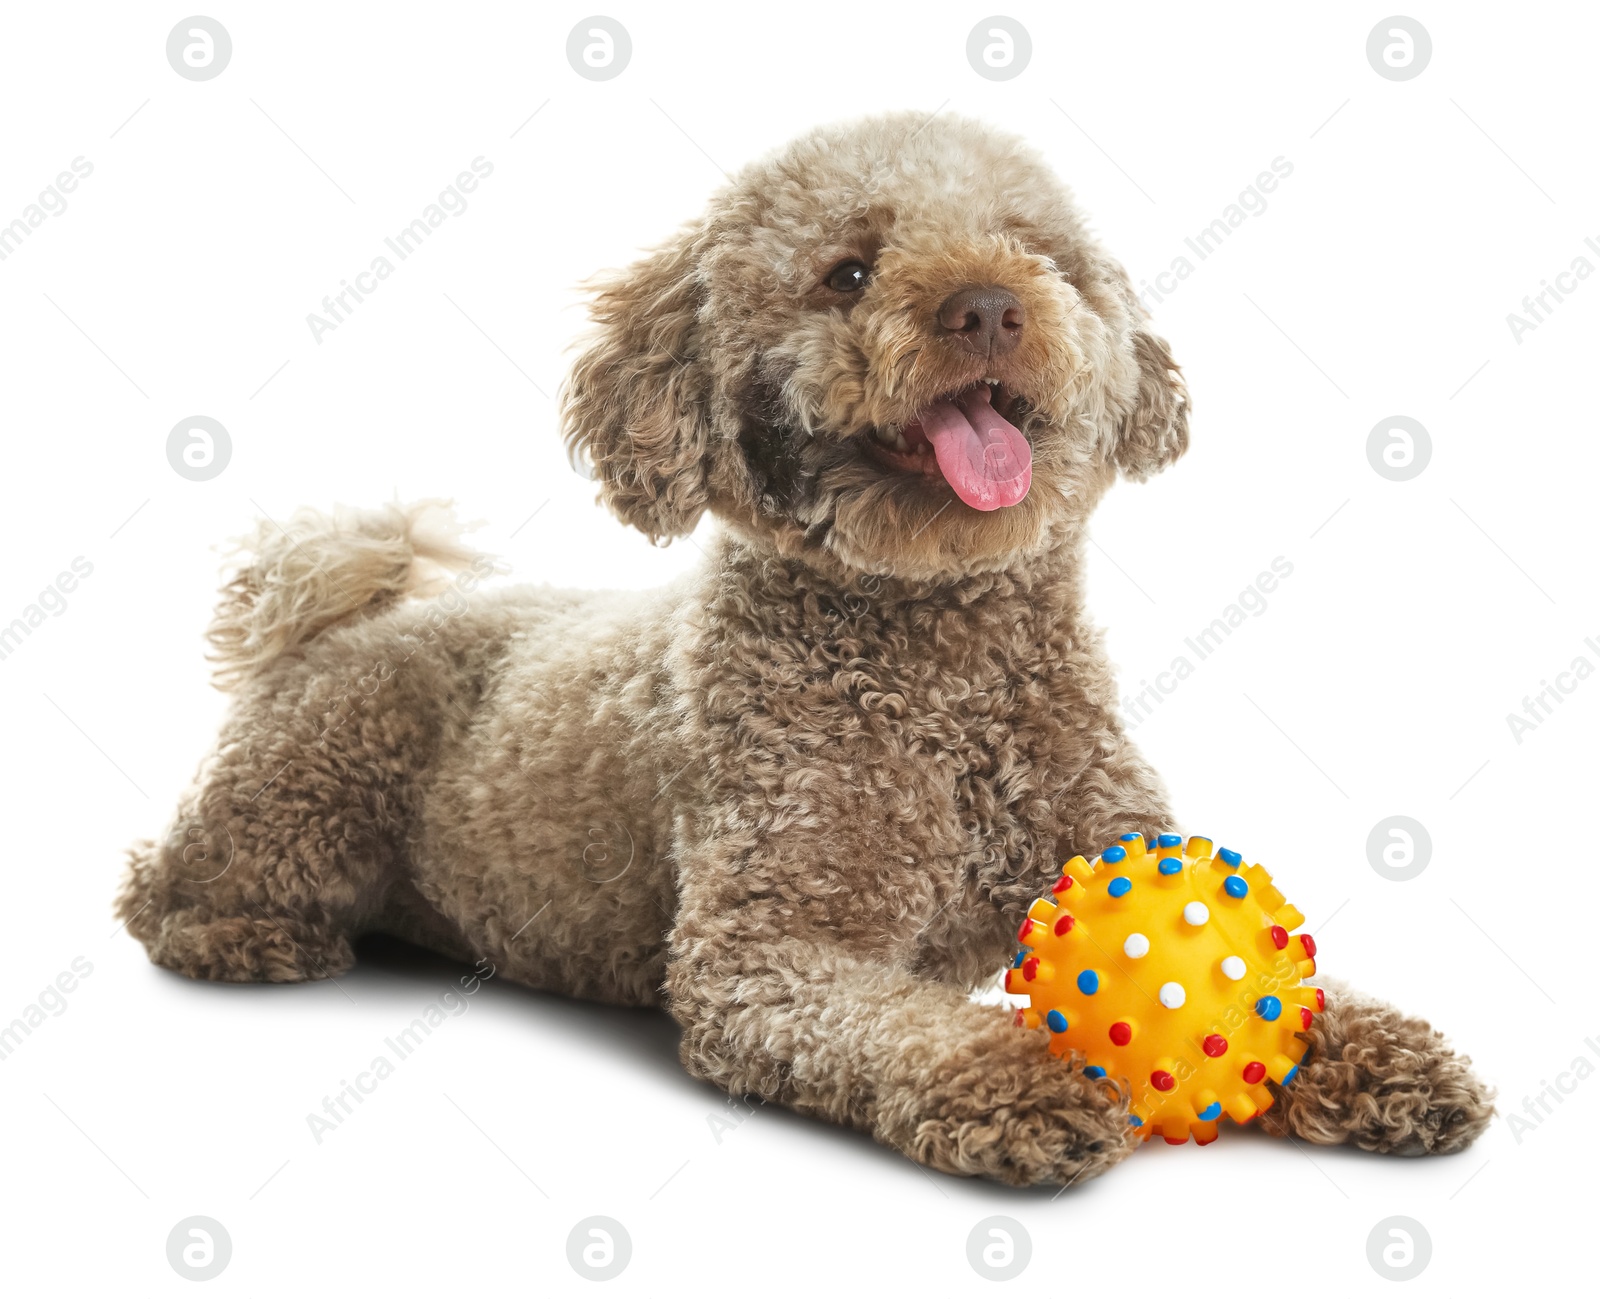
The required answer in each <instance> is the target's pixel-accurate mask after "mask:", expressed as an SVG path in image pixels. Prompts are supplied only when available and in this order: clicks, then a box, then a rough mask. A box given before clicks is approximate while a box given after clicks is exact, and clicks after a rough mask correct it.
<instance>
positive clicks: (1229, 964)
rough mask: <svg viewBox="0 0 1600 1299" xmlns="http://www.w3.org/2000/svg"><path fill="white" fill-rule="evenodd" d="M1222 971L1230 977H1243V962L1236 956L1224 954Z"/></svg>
mask: <svg viewBox="0 0 1600 1299" xmlns="http://www.w3.org/2000/svg"><path fill="white" fill-rule="evenodd" d="M1222 972H1223V973H1224V974H1226V975H1227V976H1228V977H1229V978H1230V979H1242V978H1244V962H1243V961H1242V960H1240V959H1239V958H1238V957H1237V956H1224V957H1223V958H1222Z"/></svg>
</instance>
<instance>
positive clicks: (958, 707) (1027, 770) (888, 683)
mask: <svg viewBox="0 0 1600 1299" xmlns="http://www.w3.org/2000/svg"><path fill="white" fill-rule="evenodd" d="M1012 630H1013V631H1015V630H1016V628H1015V627H1013V628H1012ZM871 631H872V634H870V635H862V636H859V637H854V636H851V635H849V634H843V635H836V636H830V637H817V638H815V639H813V640H811V641H809V643H807V644H806V645H805V647H804V653H803V655H797V656H796V658H795V660H794V661H791V662H788V663H783V662H781V661H780V662H779V663H777V664H773V665H771V667H770V669H769V670H772V671H774V672H775V673H776V676H777V678H778V679H777V681H775V682H774V683H773V684H775V685H777V687H778V698H775V699H774V700H773V701H772V706H773V707H775V709H776V710H777V712H778V713H779V714H780V716H781V717H782V720H783V721H784V722H785V723H786V724H787V725H788V726H789V727H790V728H791V730H792V733H793V734H794V735H795V736H796V737H797V738H798V739H799V740H800V741H801V747H807V742H809V741H810V740H813V739H819V738H821V737H827V740H828V741H829V742H828V743H826V745H825V750H826V751H827V753H828V756H829V758H830V759H832V760H839V759H842V760H844V761H845V762H846V763H847V764H848V765H849V766H850V767H851V768H853V769H856V770H858V771H859V773H860V778H861V779H863V780H865V781H871V782H874V783H878V784H887V785H890V786H892V787H893V789H894V791H895V792H896V793H897V794H898V795H899V799H898V801H899V802H900V803H901V804H902V805H906V804H910V805H912V806H914V807H915V808H916V809H917V815H916V818H915V820H914V821H913V822H911V823H909V824H904V825H902V827H901V829H900V831H899V833H900V835H901V836H903V837H904V839H905V840H906V841H907V842H906V847H907V848H908V849H910V850H911V851H912V852H913V853H914V854H915V855H916V856H918V857H920V858H923V859H924V860H943V861H946V862H951V861H960V862H964V863H966V864H969V865H984V864H987V865H990V866H993V867H996V868H998V869H999V870H1001V871H1002V872H1003V873H1005V874H1008V875H1013V876H1014V875H1016V874H1018V873H1021V872H1022V871H1024V870H1025V869H1026V868H1027V867H1028V866H1030V865H1032V864H1034V859H1035V857H1036V856H1038V855H1039V854H1040V853H1043V855H1044V856H1045V857H1049V856H1051V855H1052V854H1053V853H1054V851H1055V846H1056V841H1057V839H1058V837H1059V830H1058V827H1059V826H1060V824H1061V823H1062V820H1063V815H1062V813H1063V809H1062V806H1061V803H1062V800H1064V799H1065V798H1066V797H1068V794H1069V790H1070V786H1071V784H1072V782H1073V780H1074V778H1075V777H1076V776H1077V775H1078V774H1079V773H1080V772H1081V771H1082V769H1083V767H1084V766H1085V765H1086V763H1087V761H1088V759H1089V757H1090V756H1091V753H1092V745H1091V744H1090V743H1089V742H1087V741H1085V739H1084V738H1083V736H1084V733H1085V728H1084V726H1083V720H1084V714H1085V711H1086V710H1085V709H1084V708H1083V707H1082V704H1083V696H1082V692H1081V688H1080V686H1079V684H1078V683H1077V682H1075V681H1074V679H1073V678H1074V672H1075V670H1076V668H1077V667H1078V665H1076V664H1074V663H1073V662H1072V661H1071V659H1070V656H1065V655H1063V654H1062V653H1061V650H1060V648H1059V645H1058V644H1055V643H1052V642H1051V641H1049V639H1048V638H1039V639H1037V640H1033V639H1029V638H1028V637H1027V636H1026V635H1022V636H1012V637H1010V638H1008V639H1007V641H1006V645H1005V648H1004V649H1003V650H1002V649H1000V648H997V646H996V643H995V642H996V639H997V638H996V637H995V636H994V634H993V628H990V627H985V626H983V625H981V624H980V625H977V626H974V625H973V623H972V621H971V620H968V619H962V618H960V617H957V616H955V615H953V614H952V615H949V616H947V617H945V618H942V619H932V620H929V621H927V622H923V623H920V624H906V623H902V624H896V623H887V624H883V625H878V626H875V627H873V628H871ZM819 756H821V755H820V754H819Z"/></svg>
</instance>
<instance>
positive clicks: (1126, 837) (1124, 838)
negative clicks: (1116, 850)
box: [1117, 834, 1140, 843]
mask: <svg viewBox="0 0 1600 1299" xmlns="http://www.w3.org/2000/svg"><path fill="white" fill-rule="evenodd" d="M1139 837H1140V836H1138V835H1137V834H1119V835H1118V836H1117V838H1119V839H1121V840H1122V842H1123V843H1132V842H1133V841H1134V840H1135V839H1138V838H1139Z"/></svg>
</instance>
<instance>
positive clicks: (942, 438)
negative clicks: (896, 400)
mask: <svg viewBox="0 0 1600 1299" xmlns="http://www.w3.org/2000/svg"><path fill="white" fill-rule="evenodd" d="M917 422H918V423H920V424H921V425H922V431H923V432H924V433H925V434H927V437H928V441H930V442H932V443H933V453H934V455H935V456H936V457H937V458H938V460H939V472H940V473H942V474H943V475H944V480H945V482H947V483H949V484H950V486H951V487H952V488H954V489H955V493H956V495H957V496H959V497H960V498H961V499H962V500H963V501H965V502H966V503H967V504H968V505H970V506H971V507H972V508H973V509H975V510H998V509H999V508H1000V507H1001V506H1003V505H1015V504H1016V503H1017V502H1018V501H1020V500H1021V499H1022V498H1023V497H1024V496H1026V495H1027V494H1028V487H1029V485H1030V484H1031V483H1032V482H1033V449H1032V448H1031V447H1030V446H1029V445H1028V439H1027V438H1025V437H1023V436H1022V434H1021V433H1019V432H1017V430H1016V428H1015V427H1014V426H1013V425H1011V424H1009V423H1008V422H1007V421H1006V420H1004V419H1003V418H1001V415H1000V412H999V411H997V410H995V408H994V407H993V406H991V405H990V404H989V386H988V384H983V383H980V384H977V385H975V386H974V387H972V388H969V389H967V391H966V392H964V393H962V394H961V395H960V396H959V397H957V398H956V399H955V400H954V401H936V402H934V403H933V405H931V406H929V407H928V408H927V410H925V411H923V412H922V413H921V414H920V415H918V416H917Z"/></svg>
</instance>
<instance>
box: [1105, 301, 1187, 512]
mask: <svg viewBox="0 0 1600 1299" xmlns="http://www.w3.org/2000/svg"><path fill="white" fill-rule="evenodd" d="M1130 342H1131V343H1132V345H1133V356H1134V360H1135V361H1136V362H1137V363H1138V366H1139V389H1138V395H1137V396H1136V397H1135V398H1134V403H1133V408H1132V409H1131V410H1130V411H1129V412H1128V414H1127V415H1126V416H1125V417H1124V418H1123V420H1122V424H1121V426H1120V427H1119V428H1118V430H1117V446H1116V450H1115V452H1114V453H1113V455H1114V456H1115V458H1116V462H1117V465H1118V467H1119V468H1120V469H1121V470H1122V472H1123V473H1125V474H1127V476H1128V477H1129V478H1132V479H1134V480H1136V481H1139V480H1142V479H1145V478H1148V477H1150V475H1151V474H1155V473H1160V472H1161V470H1163V469H1165V468H1166V467H1167V466H1168V465H1170V464H1171V463H1172V462H1173V461H1174V460H1176V459H1177V458H1178V457H1179V456H1181V455H1182V454H1183V453H1184V452H1185V451H1186V450H1187V449H1188V447H1189V389H1188V388H1187V387H1186V386H1185V385H1184V382H1183V374H1182V372H1181V371H1180V370H1179V369H1178V366H1177V364H1176V362H1174V361H1173V359H1172V353H1171V352H1170V351H1169V350H1168V348H1167V341H1166V339H1164V338H1160V337H1158V336H1157V335H1155V334H1153V333H1151V332H1150V330H1149V329H1148V328H1146V326H1145V323H1144V322H1143V321H1140V322H1139V323H1138V324H1136V325H1135V326H1134V330H1133V336H1132V338H1131V340H1130Z"/></svg>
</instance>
